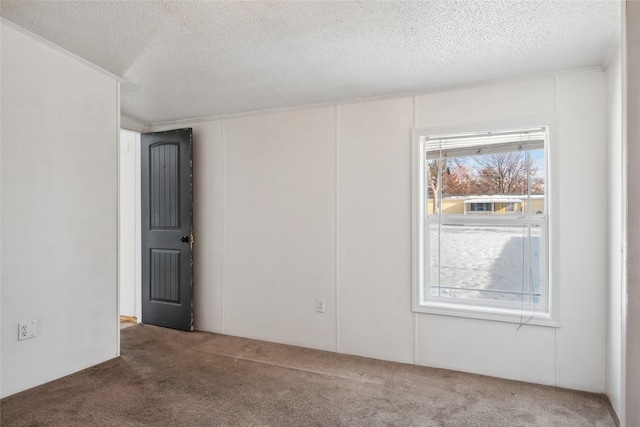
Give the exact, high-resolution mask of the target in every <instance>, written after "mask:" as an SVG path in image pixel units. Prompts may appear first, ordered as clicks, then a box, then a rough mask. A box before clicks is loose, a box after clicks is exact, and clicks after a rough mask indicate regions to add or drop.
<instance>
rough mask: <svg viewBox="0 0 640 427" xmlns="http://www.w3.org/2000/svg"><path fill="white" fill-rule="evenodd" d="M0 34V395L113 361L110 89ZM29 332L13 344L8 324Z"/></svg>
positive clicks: (59, 57) (36, 47)
mask: <svg viewBox="0 0 640 427" xmlns="http://www.w3.org/2000/svg"><path fill="white" fill-rule="evenodd" d="M0 26H1V33H2V52H1V55H2V69H1V87H2V106H1V107H2V109H1V115H2V130H1V139H2V147H1V150H2V153H1V162H2V163H1V168H0V170H1V183H2V187H1V192H0V194H1V195H2V207H1V227H2V238H1V253H2V260H1V262H2V266H3V268H2V272H1V274H2V276H1V284H2V288H1V292H2V314H1V317H2V334H1V336H2V338H1V347H2V366H1V371H2V396H8V395H11V394H13V393H16V392H19V391H21V390H24V389H27V388H29V387H32V386H35V385H38V384H42V383H44V382H47V381H50V380H52V379H55V378H59V377H61V376H64V375H67V374H69V373H72V372H74V371H78V370H80V369H83V368H86V367H88V366H91V365H94V364H96V363H100V362H103V361H105V360H107V359H110V358H112V357H115V356H116V355H117V354H118V348H117V338H118V328H117V319H116V313H117V307H116V297H117V294H116V291H117V289H116V283H117V277H116V275H117V262H116V261H117V260H116V238H117V228H116V202H117V200H116V197H117V179H118V178H117V140H118V116H119V111H118V105H117V83H116V82H115V81H114V80H113V79H111V78H110V77H108V76H106V75H105V74H102V73H100V72H98V71H96V70H95V69H93V68H90V67H88V66H87V65H85V64H82V63H79V62H77V61H76V60H74V59H71V58H70V57H68V56H66V55H65V54H62V53H61V52H59V51H57V50H54V49H53V48H51V47H50V46H48V45H45V44H43V43H41V42H39V41H37V40H35V39H32V38H30V37H29V36H26V35H24V34H22V33H20V32H18V31H16V30H15V29H14V28H13V27H10V26H8V25H7V24H4V23H2V24H0ZM22 320H37V321H38V322H39V336H38V337H37V338H33V339H30V340H26V341H18V322H19V321H22Z"/></svg>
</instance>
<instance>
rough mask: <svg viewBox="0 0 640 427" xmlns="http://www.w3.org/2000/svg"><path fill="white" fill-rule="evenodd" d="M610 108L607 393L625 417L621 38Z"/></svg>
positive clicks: (609, 78)
mask: <svg viewBox="0 0 640 427" xmlns="http://www.w3.org/2000/svg"><path fill="white" fill-rule="evenodd" d="M605 84H606V88H605V90H606V101H607V103H606V112H607V148H608V152H607V156H608V162H607V169H608V178H607V181H608V182H607V205H608V209H609V211H608V228H607V236H608V242H607V246H608V272H607V373H606V393H607V396H609V400H610V401H611V405H612V406H613V408H614V409H615V411H616V413H617V414H618V417H619V418H620V419H621V420H622V418H623V396H624V389H623V384H622V366H623V362H624V359H623V357H622V313H623V303H624V299H623V298H622V289H623V287H624V286H623V280H624V277H625V276H624V274H623V272H624V270H625V262H624V247H623V245H624V243H625V239H624V237H623V236H624V228H623V224H624V208H623V207H624V203H623V197H622V194H623V192H622V190H623V187H624V179H625V173H626V172H625V171H624V169H623V161H622V153H623V151H622V69H621V45H620V43H619V42H618V43H617V44H616V46H615V48H614V49H613V52H612V55H611V58H609V60H608V62H607V69H606V72H605Z"/></svg>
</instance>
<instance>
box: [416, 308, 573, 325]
mask: <svg viewBox="0 0 640 427" xmlns="http://www.w3.org/2000/svg"><path fill="white" fill-rule="evenodd" d="M413 311H414V312H416V313H427V314H437V315H441V316H454V317H464V318H468V319H479V320H490V321H494V322H508V323H517V324H521V323H522V324H526V325H537V326H548V327H552V328H559V327H560V323H559V322H558V321H557V320H556V319H554V318H553V317H551V316H550V315H549V314H548V313H539V314H535V315H534V316H533V317H531V312H527V311H525V312H524V313H520V311H518V310H510V309H501V308H496V307H484V306H476V305H464V306H463V305H462V304H448V303H441V302H429V303H423V304H420V305H418V306H414V307H413Z"/></svg>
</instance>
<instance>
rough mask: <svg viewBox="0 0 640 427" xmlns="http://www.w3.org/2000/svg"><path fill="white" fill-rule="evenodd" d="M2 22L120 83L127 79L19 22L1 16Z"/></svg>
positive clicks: (0, 20)
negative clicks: (22, 25) (15, 22)
mask: <svg viewBox="0 0 640 427" xmlns="http://www.w3.org/2000/svg"><path fill="white" fill-rule="evenodd" d="M0 23H1V24H3V25H6V26H7V27H11V28H13V29H14V30H16V31H18V32H20V33H22V34H24V35H25V36H28V37H30V38H32V39H34V40H37V41H39V42H40V43H42V44H44V45H46V46H48V47H50V48H51V49H53V50H55V51H57V52H59V53H61V54H63V55H65V56H67V57H68V58H71V59H73V60H74V61H76V62H79V63H81V64H84V65H85V66H87V67H89V68H91V69H93V70H95V71H98V72H99V73H100V74H103V75H105V76H107V77H109V78H111V79H113V80H115V81H116V82H118V83H122V82H124V81H125V80H124V79H123V78H122V77H119V76H116V75H115V74H113V73H111V72H109V71H107V70H105V69H104V68H100V67H98V66H97V65H95V64H93V63H92V62H89V61H87V60H86V59H83V58H82V57H80V56H78V55H76V54H75V53H71V52H69V51H68V50H65V49H63V48H61V47H60V46H58V45H57V44H54V43H51V42H50V41H49V40H47V39H45V38H43V37H40V36H39V35H37V34H34V33H32V32H31V31H29V30H25V29H24V28H22V27H21V26H19V25H17V24H14V23H13V22H11V21H9V20H8V19H6V18H4V17H1V16H0Z"/></svg>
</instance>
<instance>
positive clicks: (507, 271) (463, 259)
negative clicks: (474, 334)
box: [425, 223, 542, 307]
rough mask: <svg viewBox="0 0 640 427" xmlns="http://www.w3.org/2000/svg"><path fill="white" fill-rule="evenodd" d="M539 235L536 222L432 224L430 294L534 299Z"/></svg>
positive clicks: (517, 303)
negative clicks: (485, 224)
mask: <svg viewBox="0 0 640 427" xmlns="http://www.w3.org/2000/svg"><path fill="white" fill-rule="evenodd" d="M541 237H542V228H541V227H539V226H526V225H508V226H503V225H489V226H479V225H439V224H437V223H432V224H431V225H430V226H429V253H428V255H427V256H428V258H429V259H428V265H429V271H428V273H427V277H428V278H429V280H428V282H429V283H428V284H427V286H428V287H429V288H430V290H431V296H432V297H445V298H451V299H454V298H455V299H473V300H481V301H484V302H485V303H486V302H490V301H500V302H506V303H512V304H514V306H516V307H519V306H520V304H522V303H524V304H531V303H535V304H539V303H540V302H541V298H540V282H541V274H540V273H541V269H540V258H541V255H540V241H541ZM438 242H439V243H440V246H439V251H438ZM438 267H439V268H438ZM425 291H427V290H426V289H425ZM451 302H453V301H451Z"/></svg>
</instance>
